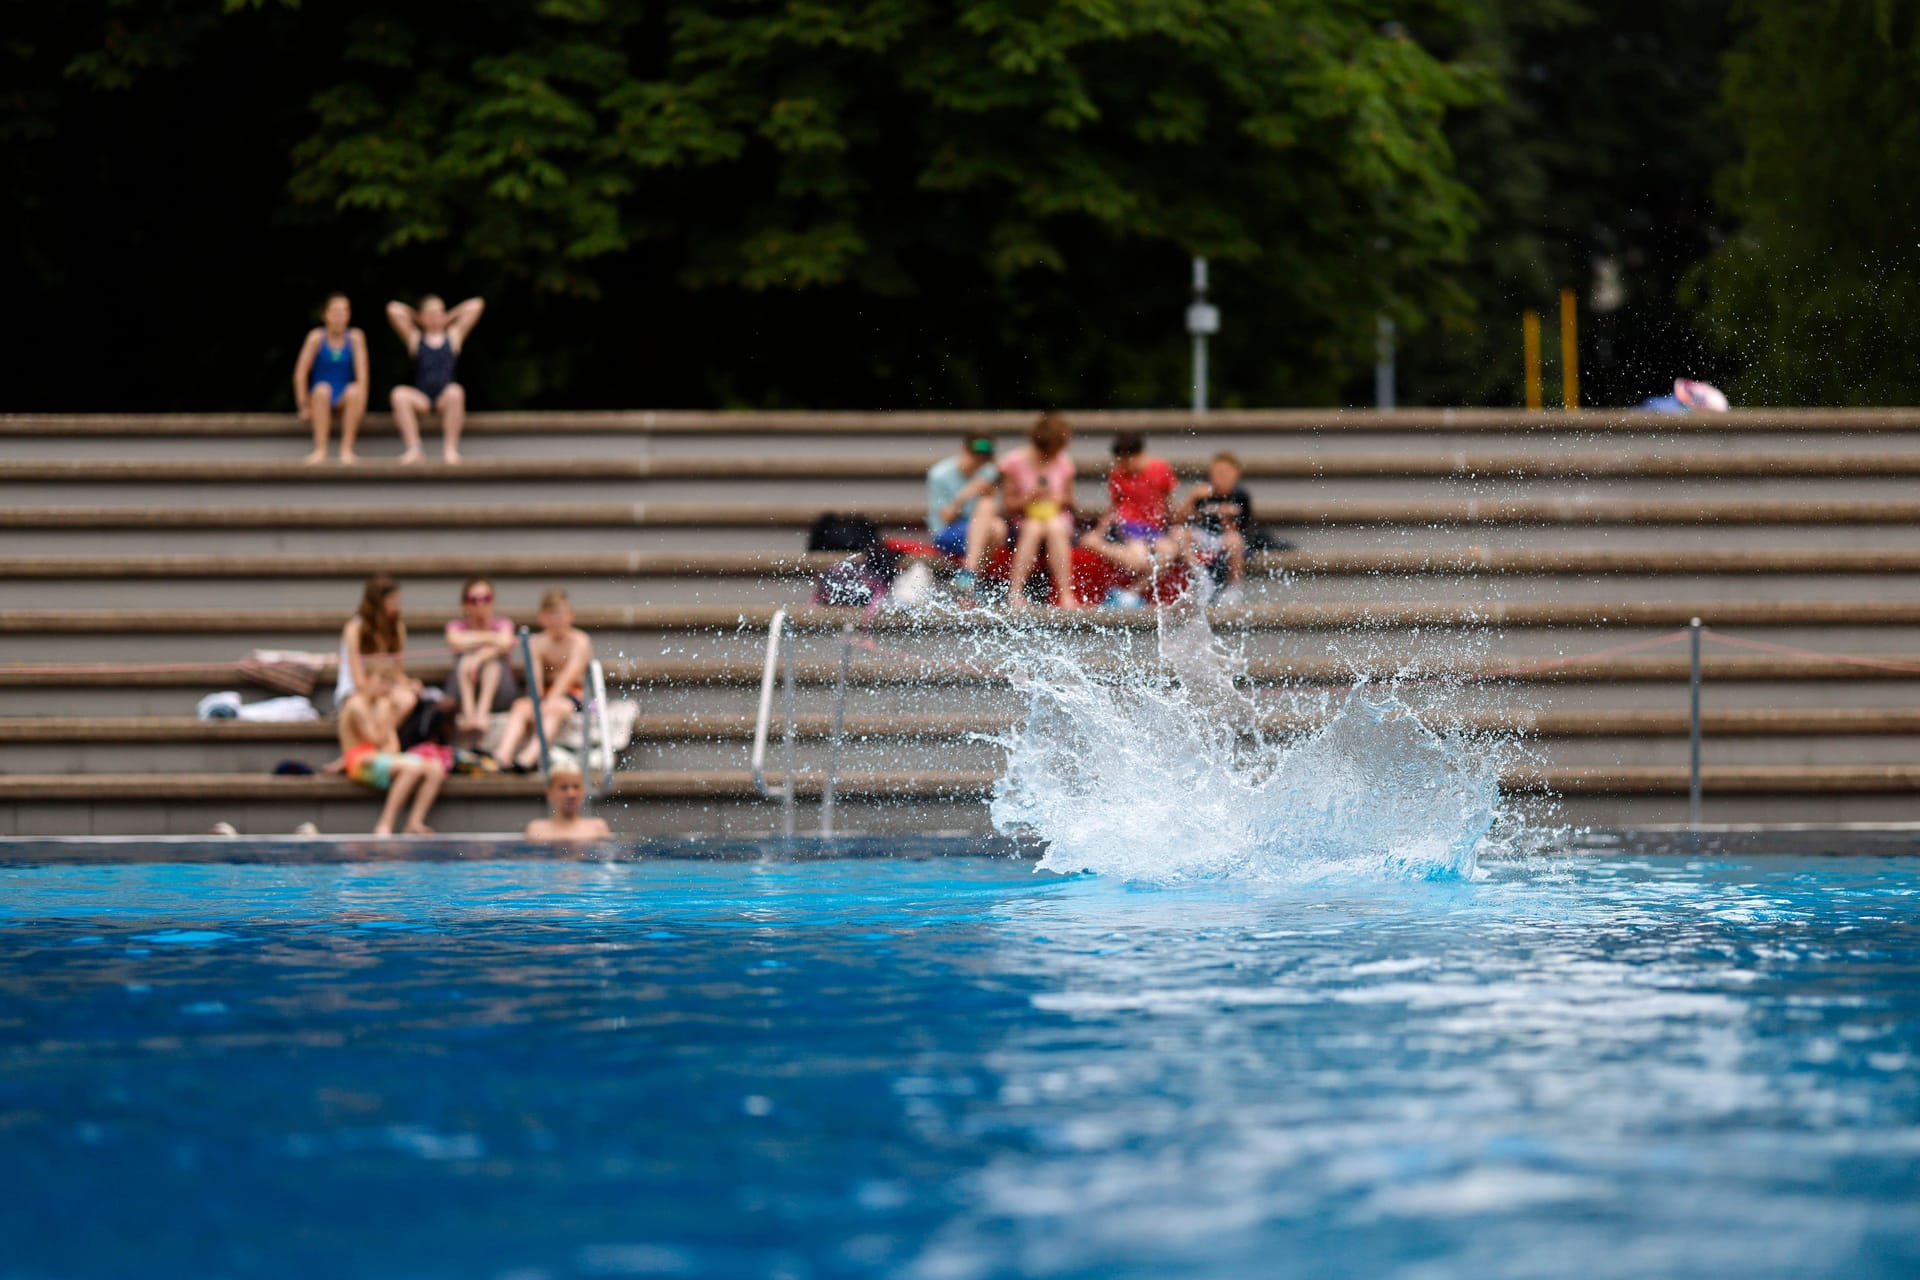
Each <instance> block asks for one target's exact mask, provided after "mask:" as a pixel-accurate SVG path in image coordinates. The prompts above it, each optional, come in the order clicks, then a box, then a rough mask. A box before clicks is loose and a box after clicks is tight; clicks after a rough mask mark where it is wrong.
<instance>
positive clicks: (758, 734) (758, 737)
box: [752, 609, 794, 836]
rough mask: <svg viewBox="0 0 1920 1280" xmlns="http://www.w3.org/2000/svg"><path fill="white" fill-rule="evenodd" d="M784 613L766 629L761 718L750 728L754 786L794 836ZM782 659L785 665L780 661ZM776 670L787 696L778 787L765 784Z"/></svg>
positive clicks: (789, 649) (789, 660) (789, 653)
mask: <svg viewBox="0 0 1920 1280" xmlns="http://www.w3.org/2000/svg"><path fill="white" fill-rule="evenodd" d="M788 639H789V636H788V633H787V611H786V610H785V609H776V610H774V613H773V621H772V622H771V623H770V624H768V627H767V662H766V666H765V667H763V668H762V669H761V672H760V715H759V718H758V719H757V720H756V721H755V722H754V726H753V757H752V760H753V786H754V790H756V791H758V792H759V793H760V795H761V796H762V797H763V798H765V799H768V800H779V801H780V809H781V827H782V830H783V831H784V833H785V834H787V835H789V836H791V835H792V834H793V805H794V785H793V783H794V777H793V646H792V645H791V644H789V643H787V641H788ZM783 657H784V659H785V662H784V664H783V663H782V661H781V659H782V658H783ZM776 667H783V674H784V679H783V680H782V685H783V687H784V691H785V694H786V712H787V726H786V737H785V741H784V743H783V748H782V751H783V755H784V757H785V759H784V764H785V773H786V781H785V783H784V784H782V785H781V786H779V787H769V786H768V785H767V730H768V727H769V723H770V722H771V720H772V718H773V679H774V670H775V668H776Z"/></svg>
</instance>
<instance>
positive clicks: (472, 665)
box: [453, 654, 499, 729]
mask: <svg viewBox="0 0 1920 1280" xmlns="http://www.w3.org/2000/svg"><path fill="white" fill-rule="evenodd" d="M487 665H488V666H489V667H491V666H492V665H493V664H492V663H491V662H489V663H488V664H487ZM479 666H480V660H479V659H478V658H477V657H475V656H474V655H473V654H466V655H464V656H463V659H462V661H461V663H460V665H459V666H457V667H455V668H454V676H453V682H454V684H455V686H456V687H457V688H458V690H459V693H460V727H461V728H462V729H471V728H473V726H474V724H475V722H476V721H478V720H479V710H478V708H479V703H480V690H479V687H478V686H479V684H480V675H479V672H478V667H479ZM495 679H496V680H498V679H499V677H498V676H496V677H495Z"/></svg>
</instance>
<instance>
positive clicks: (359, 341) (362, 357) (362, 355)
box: [347, 329, 369, 387]
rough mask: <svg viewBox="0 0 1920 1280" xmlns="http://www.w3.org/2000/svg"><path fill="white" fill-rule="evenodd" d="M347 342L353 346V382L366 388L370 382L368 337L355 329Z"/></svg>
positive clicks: (349, 334) (348, 336)
mask: <svg viewBox="0 0 1920 1280" xmlns="http://www.w3.org/2000/svg"><path fill="white" fill-rule="evenodd" d="M347 340H348V341H349V342H351V343H352V344H353V380H354V381H355V382H357V383H359V384H360V385H361V386H363V387H364V386H366V385H367V384H368V382H369V378H368V376H367V335H366V334H364V333H362V332H360V330H358V329H354V330H352V331H351V332H350V333H348V335H347Z"/></svg>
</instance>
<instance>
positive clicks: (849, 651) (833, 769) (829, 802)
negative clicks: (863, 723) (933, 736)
mask: <svg viewBox="0 0 1920 1280" xmlns="http://www.w3.org/2000/svg"><path fill="white" fill-rule="evenodd" d="M852 661H853V624H852V623H851V622H849V623H847V624H846V626H844V627H842V628H840V674H839V676H838V677H837V678H836V679H835V680H834V682H833V741H832V744H831V745H830V746H829V747H828V748H827V784H826V786H825V787H824V788H823V789H822V790H821V792H820V834H821V835H823V836H830V835H832V834H833V800H834V791H835V789H836V787H837V786H838V784H839V781H840V742H841V739H842V738H843V737H845V735H846V727H847V667H848V664H850V663H851V662H852Z"/></svg>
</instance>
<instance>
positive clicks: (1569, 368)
mask: <svg viewBox="0 0 1920 1280" xmlns="http://www.w3.org/2000/svg"><path fill="white" fill-rule="evenodd" d="M1579 327H1580V318H1579V308H1578V306H1577V305H1576V304H1575V302H1574V298H1573V290H1571V289H1562V290H1561V291H1560V398H1561V400H1562V401H1563V402H1564V403H1565V405H1566V407H1567V410H1568V411H1569V412H1573V411H1575V410H1577V409H1579V407H1580V340H1579Z"/></svg>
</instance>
